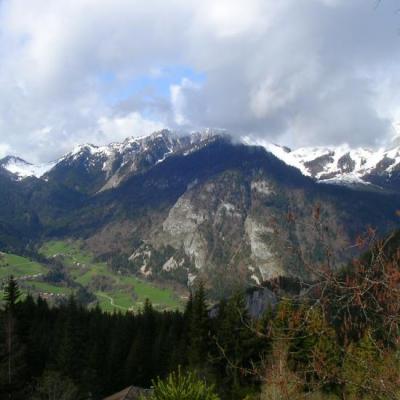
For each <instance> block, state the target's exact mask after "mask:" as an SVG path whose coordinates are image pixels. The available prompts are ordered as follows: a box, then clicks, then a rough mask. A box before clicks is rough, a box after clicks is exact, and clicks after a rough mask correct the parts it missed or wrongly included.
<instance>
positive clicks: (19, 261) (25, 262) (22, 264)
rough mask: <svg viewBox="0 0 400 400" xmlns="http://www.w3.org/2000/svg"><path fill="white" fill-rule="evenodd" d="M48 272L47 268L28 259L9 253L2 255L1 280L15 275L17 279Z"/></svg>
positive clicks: (0, 259)
mask: <svg viewBox="0 0 400 400" xmlns="http://www.w3.org/2000/svg"><path fill="white" fill-rule="evenodd" d="M46 272H47V268H46V267H44V266H43V265H41V264H39V263H37V262H36V261H32V260H29V259H28V258H25V257H21V256H17V255H15V254H8V253H1V255H0V280H2V279H5V278H7V277H8V276H10V275H14V277H15V278H21V277H24V276H33V275H38V274H45V273H46Z"/></svg>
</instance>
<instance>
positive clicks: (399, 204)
mask: <svg viewBox="0 0 400 400" xmlns="http://www.w3.org/2000/svg"><path fill="white" fill-rule="evenodd" d="M0 187H1V188H2V190H1V192H0V246H1V248H2V249H9V248H11V249H15V248H26V246H30V247H32V246H33V247H34V246H36V245H38V244H39V243H40V242H41V241H43V240H47V239H49V238H79V239H81V240H83V241H84V243H85V246H87V248H88V249H90V250H91V251H92V252H93V253H94V254H95V255H96V256H97V257H98V258H99V259H104V260H110V259H112V258H113V256H115V255H116V254H119V255H122V256H123V257H124V258H125V259H126V260H129V263H130V264H131V267H132V270H133V271H134V272H135V273H136V274H138V275H140V276H142V277H146V278H147V279H153V280H162V281H164V282H165V281H171V282H178V283H179V284H182V285H187V284H188V283H189V284H190V283H191V282H193V280H195V279H200V278H201V279H202V280H204V281H206V282H207V283H208V285H209V287H210V290H211V291H212V293H213V294H214V295H215V296H216V297H219V296H223V295H224V294H225V293H227V292H229V291H231V290H234V288H235V287H237V285H238V284H240V285H245V286H251V285H258V284H262V282H264V281H266V280H269V279H272V278H275V277H277V276H293V277H297V278H302V279H311V278H312V277H313V268H314V267H313V266H315V265H317V264H318V263H324V262H326V259H327V257H326V255H327V253H329V254H332V260H333V261H332V264H333V265H334V266H335V267H337V266H339V265H342V264H343V263H344V262H345V261H346V260H348V259H350V258H351V257H352V256H353V255H354V254H356V252H357V248H356V247H354V246H353V244H354V242H355V239H356V237H357V235H359V234H363V233H364V232H365V231H366V230H367V229H368V228H369V227H372V228H373V229H376V231H377V235H379V234H384V233H386V232H387V231H388V230H391V229H394V228H396V227H398V225H399V217H398V216H397V214H396V211H397V209H398V208H400V201H399V200H400V147H399V146H397V147H396V146H394V147H393V148H391V149H388V150H378V151H375V152H374V151H371V150H367V149H350V148H348V147H346V146H340V147H332V148H322V147H318V148H302V149H297V150H290V149H288V148H286V147H281V146H277V145H273V144H265V145H264V146H253V145H249V144H243V143H235V142H233V141H232V140H231V139H230V137H229V136H228V135H227V134H225V133H222V132H215V131H212V130H207V131H204V132H201V133H194V134H191V135H176V134H174V133H171V132H169V131H167V130H163V131H160V132H156V133H154V134H152V135H150V136H147V137H143V138H128V139H126V140H125V141H124V142H122V143H113V144H110V145H108V146H94V145H88V144H87V145H81V146H78V147H77V148H75V149H74V150H73V151H72V152H70V153H68V154H66V155H65V156H63V157H62V158H60V159H59V160H58V161H56V162H54V163H50V164H46V165H37V166H36V165H32V164H30V163H28V162H26V161H24V160H23V159H21V158H17V157H13V156H9V157H6V158H4V159H2V160H0Z"/></svg>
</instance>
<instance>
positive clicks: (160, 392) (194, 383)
mask: <svg viewBox="0 0 400 400" xmlns="http://www.w3.org/2000/svg"><path fill="white" fill-rule="evenodd" d="M147 399H148V400H219V397H218V396H217V395H216V394H215V392H214V387H213V386H207V384H206V383H205V382H204V381H203V380H201V379H199V378H198V377H197V376H196V375H195V374H194V373H193V372H188V373H182V372H181V369H180V368H179V369H178V371H177V372H173V373H171V374H170V375H169V376H168V377H167V378H166V379H165V380H160V379H158V380H157V381H156V382H154V392H153V394H152V395H151V396H150V397H149V398H147Z"/></svg>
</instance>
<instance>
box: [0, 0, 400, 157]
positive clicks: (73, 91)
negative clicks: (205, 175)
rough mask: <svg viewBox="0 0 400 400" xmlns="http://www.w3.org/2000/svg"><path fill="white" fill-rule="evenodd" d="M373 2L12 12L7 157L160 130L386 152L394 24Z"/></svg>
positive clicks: (1, 116) (1, 103)
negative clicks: (212, 131)
mask: <svg viewBox="0 0 400 400" xmlns="http://www.w3.org/2000/svg"><path fill="white" fill-rule="evenodd" d="M375 3H376V2H375V0H367V1H365V0H353V1H351V2H350V1H348V0H280V1H273V0H235V1H228V0H203V1H202V2H198V1H195V0H171V1H168V2H166V1H164V0H146V1H144V0H69V1H67V0H54V1H52V2H48V1H46V0H30V1H29V3H27V2H26V1H24V0H5V1H3V2H1V3H0V59H1V61H0V143H3V146H4V144H6V145H7V150H4V147H3V152H4V151H13V152H15V153H17V154H19V155H22V156H24V157H26V158H28V159H31V160H33V161H36V160H49V159H53V158H55V157H57V156H59V155H60V154H61V152H64V151H67V150H68V149H69V148H70V147H72V146H73V145H74V144H76V143H81V142H89V141H90V142H93V143H104V142H107V141H113V140H120V139H121V137H122V136H125V135H126V136H128V135H129V136H130V135H140V134H146V133H148V131H149V130H151V129H153V128H155V129H156V128H157V129H158V127H161V126H168V127H171V128H176V129H188V130H191V129H197V128H202V127H218V128H226V129H228V130H229V131H231V132H232V133H233V134H235V135H237V136H238V137H240V136H242V135H246V136H252V137H253V138H254V140H257V139H263V140H272V141H277V142H282V143H285V144H288V145H292V146H298V145H306V144H313V145H315V144H324V145H326V144H336V143H342V142H344V141H346V142H348V143H349V144H351V145H367V146H377V145H380V144H381V143H383V142H385V141H387V140H388V138H389V137H390V136H391V135H392V133H393V126H394V125H396V124H397V123H398V120H399V118H400V106H399V104H400V98H399V94H398V90H396V88H397V87H398V83H400V71H399V69H398V65H399V61H400V59H399V58H400V53H399V51H398V46H399V43H400V40H399V37H398V35H397V30H398V27H399V24H400V19H399V18H398V15H397V14H396V13H395V11H396V9H397V8H396V7H397V5H396V1H394V0H387V1H386V2H382V3H381V4H380V5H379V7H375ZM179 66H185V68H177V67H179ZM171 71H180V76H177V74H176V72H175V73H171ZM188 71H194V73H197V74H200V75H201V76H204V79H201V81H196V80H194V79H193V76H191V75H193V74H192V73H190V72H188ZM168 84H169V86H170V89H169V93H165V85H167V86H168ZM127 88H130V89H131V90H127ZM110 99H112V101H111V100H110ZM115 99H117V100H115Z"/></svg>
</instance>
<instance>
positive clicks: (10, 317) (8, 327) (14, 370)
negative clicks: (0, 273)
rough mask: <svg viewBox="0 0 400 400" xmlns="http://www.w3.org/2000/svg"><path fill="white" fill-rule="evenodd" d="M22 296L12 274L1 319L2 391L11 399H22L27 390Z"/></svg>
mask: <svg viewBox="0 0 400 400" xmlns="http://www.w3.org/2000/svg"><path fill="white" fill-rule="evenodd" d="M20 296H21V292H20V290H19V288H18V284H17V282H16V280H15V279H14V277H13V276H10V277H9V279H8V281H7V284H6V287H5V289H4V301H5V312H4V313H3V315H2V318H1V321H0V322H1V330H0V339H1V342H0V393H1V394H2V396H3V397H4V398H7V399H9V400H18V399H22V398H24V397H25V395H26V391H27V387H26V384H25V382H24V380H23V378H24V374H25V369H26V360H25V351H24V347H23V345H22V344H21V342H20V340H19V337H18V331H17V322H18V321H17V303H18V300H19V298H20Z"/></svg>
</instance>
